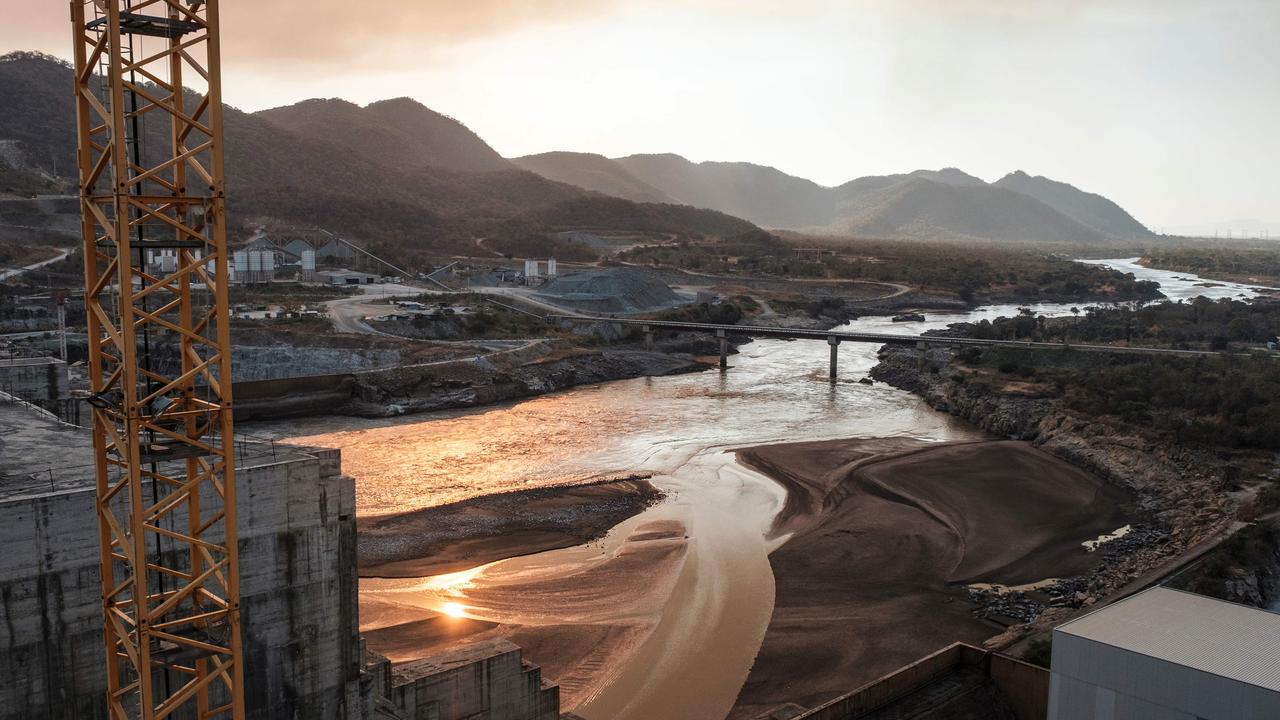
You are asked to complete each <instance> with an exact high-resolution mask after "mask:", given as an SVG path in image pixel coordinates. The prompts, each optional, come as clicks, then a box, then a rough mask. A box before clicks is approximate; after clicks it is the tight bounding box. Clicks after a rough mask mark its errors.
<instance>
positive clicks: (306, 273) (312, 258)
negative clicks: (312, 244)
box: [302, 250, 316, 282]
mask: <svg viewBox="0 0 1280 720" xmlns="http://www.w3.org/2000/svg"><path fill="white" fill-rule="evenodd" d="M315 279H316V251H315V250H303V251H302V280H303V282H311V281H313V280H315Z"/></svg>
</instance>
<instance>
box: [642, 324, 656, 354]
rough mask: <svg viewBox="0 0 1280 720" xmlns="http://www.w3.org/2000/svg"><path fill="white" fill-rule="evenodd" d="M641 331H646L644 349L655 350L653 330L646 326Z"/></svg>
mask: <svg viewBox="0 0 1280 720" xmlns="http://www.w3.org/2000/svg"><path fill="white" fill-rule="evenodd" d="M641 329H642V330H644V349H645V350H653V328H651V327H649V326H648V325H645V326H643V327H642V328H641Z"/></svg>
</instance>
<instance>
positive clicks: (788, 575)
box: [730, 439, 1131, 719]
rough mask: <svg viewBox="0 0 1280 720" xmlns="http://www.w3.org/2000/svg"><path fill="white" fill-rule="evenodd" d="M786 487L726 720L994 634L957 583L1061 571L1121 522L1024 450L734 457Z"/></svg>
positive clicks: (1090, 557) (1119, 498) (876, 445)
mask: <svg viewBox="0 0 1280 720" xmlns="http://www.w3.org/2000/svg"><path fill="white" fill-rule="evenodd" d="M738 455H739V459H740V460H741V461H742V462H743V463H745V464H747V465H749V466H751V467H753V468H756V469H758V470H760V471H761V472H763V473H766V474H767V475H769V476H770V477H773V478H774V479H776V480H777V481H778V482H779V483H781V484H782V485H783V486H784V487H786V488H787V491H788V500H787V504H786V507H785V509H784V510H783V512H782V513H780V514H779V516H778V518H777V520H776V522H775V533H778V534H779V535H783V534H789V535H790V538H789V539H788V540H787V541H786V542H785V544H783V545H782V546H781V547H779V548H778V549H776V550H775V551H774V552H773V553H772V554H771V555H770V556H769V561H770V564H771V566H772V568H773V572H774V581H775V587H776V599H775V604H774V612H773V617H772V620H771V621H770V624H769V629H768V631H767V633H766V635H765V639H764V642H763V644H762V646H761V648H760V653H759V655H758V656H757V658H756V662H755V665H754V666H753V667H752V670H751V673H750V675H749V677H748V679H747V682H746V684H745V685H744V687H743V689H742V692H741V694H740V695H739V698H738V703H737V705H736V707H735V708H734V712H733V713H732V714H731V715H730V718H735V719H739V718H751V717H755V716H756V715H758V714H760V713H763V712H765V711H768V710H770V709H772V708H775V707H778V706H780V705H783V704H785V703H788V702H795V703H799V704H801V705H803V706H806V707H812V706H814V705H817V704H819V703H821V702H824V701H826V700H829V699H831V698H833V697H835V696H837V695H839V694H841V693H843V692H846V691H848V690H850V689H852V688H854V687H857V686H859V685H861V684H863V683H865V682H868V681H870V680H873V679H875V678H876V677H879V676H880V675H883V674H884V673H886V672H889V671H891V670H893V669H895V668H897V667H900V666H902V665H904V664H906V663H908V662H911V661H913V660H916V659H918V658H919V657H921V656H922V655H925V654H927V653H929V652H932V651H934V650H936V649H938V648H939V647H942V646H944V645H946V644H949V643H951V642H954V641H956V640H964V641H967V642H974V643H981V642H982V641H983V640H985V639H987V638H989V637H991V636H993V635H995V634H998V633H999V632H1000V631H1001V630H1002V629H1003V627H1002V626H1000V625H998V624H996V623H994V622H991V621H986V620H980V619H978V618H976V617H975V616H974V615H973V614H972V610H973V608H974V606H973V604H971V603H969V602H968V601H967V599H966V584H968V583H977V582H984V583H999V584H1003V585H1018V584H1024V583H1032V582H1036V581H1039V580H1042V579H1044V578H1049V577H1067V576H1071V575H1075V574H1079V573H1081V572H1084V571H1086V570H1087V569H1089V568H1090V567H1091V566H1092V565H1093V564H1094V563H1096V562H1097V561H1098V558H1097V556H1096V555H1095V554H1091V553H1088V552H1086V550H1085V549H1084V547H1083V546H1082V543H1083V542H1085V541H1087V540H1093V539H1096V538H1097V537H1098V536H1099V535H1102V534H1104V533H1107V532H1111V531H1113V530H1114V529H1115V528H1117V527H1120V526H1122V525H1124V524H1126V523H1127V522H1128V521H1129V519H1130V518H1131V515H1130V512H1129V511H1128V509H1127V507H1128V504H1129V502H1130V500H1129V498H1128V497H1127V496H1126V495H1125V494H1124V493H1123V492H1122V491H1120V490H1118V489H1116V488H1114V487H1112V486H1109V485H1107V484H1105V483H1104V482H1103V481H1102V480H1101V479H1099V478H1097V477H1095V476H1093V475H1090V474H1089V473H1087V472H1084V471H1082V470H1080V469H1078V468H1076V467H1074V466H1072V465H1069V464H1067V463H1065V462H1063V461H1061V460H1059V459H1057V458H1055V457H1053V456H1051V455H1048V454H1047V453H1044V452H1041V451H1039V450H1037V449H1035V448H1032V447H1031V446H1030V445H1029V444H1027V443H1022V442H1013V441H998V442H978V443H964V444H930V443H925V442H921V441H915V440H907V439H879V440H837V441H823V442H805V443H791V444H785V445H770V446H763V447H757V448H751V449H746V450H741V451H739V454H738Z"/></svg>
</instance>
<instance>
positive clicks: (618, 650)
mask: <svg viewBox="0 0 1280 720" xmlns="http://www.w3.org/2000/svg"><path fill="white" fill-rule="evenodd" d="M687 549H688V540H687V538H686V535H685V528H684V526H683V525H682V524H680V523H679V522H674V521H664V520H656V521H654V520H647V521H646V520H642V519H641V518H632V519H631V520H628V521H627V522H624V523H622V525H620V526H619V527H618V528H616V529H615V530H614V532H612V533H610V535H609V537H608V538H606V539H604V540H602V541H600V542H598V543H592V544H589V545H581V546H577V547H573V548H568V549H564V550H560V551H556V552H552V553H544V554H541V555H531V556H524V557H515V558H514V559H512V560H508V561H506V562H502V563H498V564H496V565H489V566H481V567H480V568H476V569H474V570H471V571H466V572H461V573H455V574H453V575H437V576H434V577H430V578H408V579H388V578H368V579H364V580H362V581H361V601H360V625H361V633H362V635H363V636H364V638H365V639H366V641H367V642H368V644H369V648H370V649H371V650H374V651H375V652H378V653H381V654H383V655H386V656H387V657H388V658H390V659H391V661H392V662H404V661H408V660H413V659H415V658H419V657H426V656H429V655H431V654H433V653H437V652H441V651H444V650H446V649H449V648H450V647H452V646H454V645H455V644H456V643H459V642H471V641H478V640H483V639H487V638H492V637H503V638H506V639H508V640H511V641H512V642H514V643H515V644H517V645H519V646H520V647H521V648H523V649H524V652H525V657H526V658H527V659H529V660H531V661H533V662H536V663H537V664H538V665H540V666H541V667H542V670H543V674H544V677H546V678H548V679H549V680H552V681H554V682H557V683H558V684H559V685H560V689H561V704H562V707H566V708H571V707H575V706H577V705H579V704H580V703H582V702H585V701H588V700H589V699H591V698H592V697H593V696H594V695H595V693H597V692H598V691H599V689H600V688H601V686H602V685H603V684H604V683H605V682H607V681H608V680H609V679H610V678H613V677H615V676H616V675H617V673H618V672H619V670H620V668H621V667H622V666H623V662H622V661H623V660H624V659H625V658H628V657H630V656H632V655H633V654H634V653H635V652H636V651H637V649H638V648H639V647H640V645H641V644H642V643H643V642H644V640H645V639H646V638H647V637H649V635H650V634H651V633H652V632H653V629H654V626H655V625H656V624H657V622H658V620H659V619H660V617H661V614H662V612H661V611H662V607H663V605H664V604H665V603H666V602H668V600H669V599H670V598H671V596H672V595H673V593H676V592H680V589H679V588H678V587H677V585H678V582H679V580H680V578H681V577H682V576H683V573H682V569H683V568H684V567H685V556H686V552H687ZM526 550H527V548H525V547H524V546H522V545H520V544H519V541H518V540H516V541H515V544H513V545H512V546H511V547H510V548H509V552H510V554H511V556H516V555H521V554H522V553H523V552H525V551H526ZM480 573H483V575H484V580H483V582H473V579H475V578H476V576H477V575H478V574H480ZM450 607H452V608H453V612H449V608H450ZM442 610H443V611H442Z"/></svg>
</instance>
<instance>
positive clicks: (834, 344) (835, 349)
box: [827, 336, 840, 382]
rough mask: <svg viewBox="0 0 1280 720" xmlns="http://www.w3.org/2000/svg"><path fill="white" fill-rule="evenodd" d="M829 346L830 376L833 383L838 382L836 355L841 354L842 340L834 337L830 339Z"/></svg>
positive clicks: (828, 339) (828, 340)
mask: <svg viewBox="0 0 1280 720" xmlns="http://www.w3.org/2000/svg"><path fill="white" fill-rule="evenodd" d="M827 344H828V345H830V346H831V372H830V375H829V376H830V378H831V382H835V381H836V355H837V354H838V353H839V348H840V338H838V337H834V336H833V337H828V338H827Z"/></svg>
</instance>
